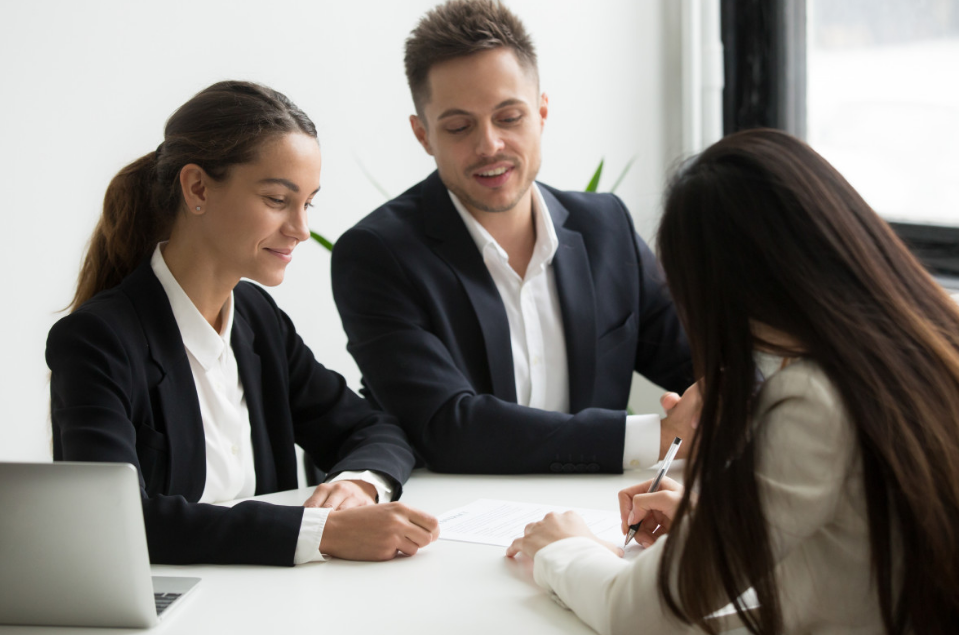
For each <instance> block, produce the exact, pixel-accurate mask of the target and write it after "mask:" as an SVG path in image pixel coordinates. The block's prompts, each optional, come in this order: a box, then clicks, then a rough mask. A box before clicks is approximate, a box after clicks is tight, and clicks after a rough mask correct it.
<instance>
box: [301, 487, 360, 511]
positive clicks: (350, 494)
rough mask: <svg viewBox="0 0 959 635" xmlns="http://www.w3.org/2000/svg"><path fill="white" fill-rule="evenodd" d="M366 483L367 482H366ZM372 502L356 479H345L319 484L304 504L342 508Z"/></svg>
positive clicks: (307, 505)
mask: <svg viewBox="0 0 959 635" xmlns="http://www.w3.org/2000/svg"><path fill="white" fill-rule="evenodd" d="M364 485H367V484H365V483H364ZM369 487H370V488H372V485H369ZM374 491H375V490H374ZM372 504H373V498H372V497H370V495H369V493H368V492H367V491H366V489H365V488H364V487H361V486H360V485H359V484H357V483H356V482H355V481H350V480H344V481H336V482H335V483H322V484H320V485H318V486H317V487H316V489H315V490H314V491H313V495H312V496H310V497H309V498H308V499H307V500H306V502H305V503H303V506H304V507H328V508H330V509H334V510H342V509H350V508H353V507H362V506H363V505H372Z"/></svg>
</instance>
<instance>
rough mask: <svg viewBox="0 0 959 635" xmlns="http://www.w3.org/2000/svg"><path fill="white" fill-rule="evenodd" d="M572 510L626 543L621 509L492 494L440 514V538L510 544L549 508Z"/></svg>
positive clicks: (607, 535) (603, 533)
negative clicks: (509, 498)
mask: <svg viewBox="0 0 959 635" xmlns="http://www.w3.org/2000/svg"><path fill="white" fill-rule="evenodd" d="M570 510H572V511H574V512H576V513H578V514H579V515H580V516H582V517H583V520H585V521H586V524H587V525H588V526H589V529H590V531H592V532H593V533H594V534H596V535H597V536H599V537H600V538H602V539H603V540H608V541H609V542H612V543H614V544H616V543H618V544H620V545H621V544H622V543H623V540H624V537H623V532H622V531H620V518H619V512H618V511H603V510H599V509H579V508H575V507H559V506H556V505H540V504H535V503H516V502H513V501H502V500H490V499H488V498H481V499H480V500H478V501H474V502H472V503H470V504H469V505H466V506H465V507H458V508H456V509H453V510H450V511H448V512H446V513H445V514H442V515H440V517H439V521H440V540H456V541H459V542H475V543H479V544H483V545H497V546H500V547H508V546H509V545H510V544H511V543H512V542H513V540H515V539H516V538H519V537H521V536H522V535H523V530H524V529H525V528H526V525H528V524H529V523H533V522H536V521H539V520H543V516H545V515H546V514H548V513H549V512H565V511H570Z"/></svg>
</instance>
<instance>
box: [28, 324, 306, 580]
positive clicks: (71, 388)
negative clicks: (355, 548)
mask: <svg viewBox="0 0 959 635" xmlns="http://www.w3.org/2000/svg"><path fill="white" fill-rule="evenodd" d="M133 353H134V351H130V350H129V348H128V347H127V346H125V345H124V344H123V343H122V342H121V340H120V338H119V337H118V336H117V335H116V334H115V333H114V331H113V330H112V329H111V328H110V326H109V325H108V324H107V323H106V322H105V321H104V320H102V319H101V318H99V317H98V316H96V315H94V314H92V313H88V312H82V311H81V312H78V313H74V314H73V315H70V316H68V317H66V318H64V319H62V320H60V321H59V322H58V323H57V324H56V325H54V327H53V329H51V331H50V334H49V337H48V339H47V350H46V358H47V364H48V366H49V367H50V370H51V379H50V393H51V416H52V420H53V424H54V434H55V440H54V448H55V453H54V454H55V458H56V459H57V460H65V461H103V462H118V463H131V464H132V465H133V466H134V467H136V468H137V472H138V473H139V475H140V493H141V497H142V500H143V516H144V522H145V525H146V533H147V544H148V547H149V551H150V560H151V562H153V563H155V564H194V563H215V564H234V563H235V564H269V565H288V566H292V564H293V553H294V550H295V547H296V540H297V535H298V532H299V527H300V521H301V519H302V516H303V509H302V508H299V507H284V506H277V505H270V504H267V503H261V502H252V501H251V502H244V503H240V504H238V505H236V506H235V507H232V508H227V507H219V506H216V505H207V504H201V503H191V502H189V501H187V500H186V499H185V498H184V497H183V496H166V495H158V494H152V495H151V494H148V493H147V482H146V480H145V479H144V472H143V467H142V466H141V461H140V456H139V455H140V454H141V453H142V454H143V455H144V456H147V455H149V454H150V453H158V452H159V453H164V452H166V448H165V444H164V442H163V441H164V439H163V437H162V435H160V434H159V433H157V432H155V431H152V430H151V429H150V428H149V427H147V426H143V425H142V422H141V421H138V420H137V419H138V417H139V415H138V414H137V413H138V412H140V411H141V409H142V408H144V407H148V406H144V405H143V404H144V403H145V402H146V399H147V396H146V395H143V394H137V393H138V392H139V391H142V390H143V389H142V387H138V382H137V381H136V378H137V377H142V376H143V374H144V369H143V368H141V367H138V363H136V362H134V361H132V359H135V358H136V355H134V354H133ZM139 365H140V366H142V362H141V363H140V364H139ZM138 432H140V434H138ZM151 433H152V434H151ZM194 476H195V478H198V479H202V478H204V475H203V474H196V475H194ZM161 486H162V485H161Z"/></svg>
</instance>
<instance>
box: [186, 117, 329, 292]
mask: <svg viewBox="0 0 959 635" xmlns="http://www.w3.org/2000/svg"><path fill="white" fill-rule="evenodd" d="M320 164H321V161H320V147H319V145H318V144H317V142H316V139H314V138H313V137H310V136H309V135H306V134H302V133H290V134H285V135H283V136H281V137H277V138H276V139H273V140H270V141H267V142H266V143H265V144H264V145H263V146H262V147H261V148H260V150H259V153H258V156H257V158H256V160H255V161H253V162H251V163H244V164H240V165H235V166H233V167H232V168H231V169H230V171H229V173H228V174H227V177H226V179H224V180H223V181H221V182H219V183H217V182H213V183H209V186H208V190H207V200H206V203H205V205H204V206H205V207H206V209H204V210H202V214H200V223H199V231H202V232H203V233H204V240H203V241H202V244H203V245H204V248H205V249H208V250H209V252H210V253H209V254H207V256H212V260H213V262H214V267H215V269H216V271H215V273H214V275H215V276H216V277H218V278H221V279H222V278H228V279H235V280H236V281H238V280H239V278H249V279H251V280H255V281H257V282H259V283H260V284H263V285H266V286H276V285H278V284H280V283H281V282H282V281H283V275H284V273H285V272H286V266H287V265H288V264H289V263H290V261H291V260H292V258H293V249H294V248H295V247H296V246H297V244H299V243H301V242H303V241H304V240H307V239H308V238H309V237H310V230H309V227H308V225H307V209H308V208H309V207H311V206H312V203H311V202H312V200H313V197H314V196H315V195H316V193H317V191H319V189H320ZM234 284H235V282H234Z"/></svg>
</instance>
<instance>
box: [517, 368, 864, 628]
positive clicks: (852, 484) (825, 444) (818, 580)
mask: <svg viewBox="0 0 959 635" xmlns="http://www.w3.org/2000/svg"><path fill="white" fill-rule="evenodd" d="M756 422H757V434H758V435H759V436H758V438H757V443H758V444H759V446H758V453H759V454H758V457H757V473H756V477H757V480H758V483H759V488H760V496H761V499H762V504H763V509H764V512H765V515H766V518H767V519H768V521H769V528H770V538H771V541H772V550H773V555H774V557H775V558H776V560H777V562H778V563H779V564H778V566H777V570H776V575H777V578H778V583H779V588H780V593H781V597H782V607H783V617H784V623H785V627H786V629H785V630H786V632H787V633H817V634H823V635H825V634H827V633H844V634H850V633H881V632H882V622H881V618H880V613H879V600H878V596H877V593H876V587H875V585H874V584H873V581H872V579H871V573H870V552H869V530H868V522H867V516H866V501H865V496H864V492H863V483H862V465H861V461H860V457H859V450H858V445H857V442H856V437H855V431H854V430H853V427H852V424H851V422H850V421H849V418H848V416H847V414H846V411H845V408H844V407H843V404H842V400H841V399H840V396H839V394H838V392H837V391H836V388H835V386H833V384H832V383H831V382H830V381H829V379H828V378H827V377H826V375H825V373H824V372H823V371H822V369H821V368H820V367H819V366H818V365H816V364H815V363H813V362H811V361H808V360H800V361H797V362H795V363H793V364H791V365H789V366H787V367H786V368H785V369H783V370H781V371H779V372H777V373H775V374H774V375H772V376H770V377H769V378H768V379H767V381H766V383H765V384H764V385H763V387H762V389H761V391H760V393H759V398H758V402H757V409H756ZM735 496H736V493H735V492H730V493H729V498H730V504H733V503H734V497H735ZM674 539H679V540H681V539H682V536H675V537H674ZM664 543H665V541H664V540H658V541H657V542H656V543H655V544H653V545H652V546H651V547H650V548H649V549H647V550H646V551H645V552H643V553H641V554H639V555H638V557H636V558H635V559H633V560H632V561H626V560H623V559H621V558H618V557H616V556H615V555H614V554H613V553H612V552H610V551H609V550H608V549H606V548H604V547H602V546H601V545H599V544H597V543H596V542H594V541H592V540H590V539H588V538H567V539H565V540H560V541H558V542H555V543H553V544H551V545H549V546H547V547H545V548H543V549H542V550H540V551H539V553H537V554H536V558H535V562H534V574H535V578H536V582H537V583H538V584H540V585H541V586H543V587H545V588H546V589H548V590H549V591H551V592H552V593H553V594H555V596H556V598H557V599H558V600H561V601H562V602H563V603H565V604H566V605H567V606H568V607H569V608H571V609H572V610H573V611H575V612H576V614H577V615H578V616H579V617H580V618H581V619H582V620H583V621H584V622H586V623H587V624H589V625H590V626H591V627H593V628H594V629H595V630H597V631H598V632H600V633H603V634H606V633H657V634H658V633H686V632H691V631H690V627H689V626H686V625H684V624H682V623H680V622H679V621H678V620H677V619H676V618H675V617H674V616H673V614H672V613H671V612H670V611H668V609H666V608H665V607H664V606H663V605H662V604H661V602H660V596H659V590H658V585H657V581H656V577H657V572H658V569H659V563H660V559H661V557H662V552H663V546H664ZM716 608H717V609H718V608H720V607H716Z"/></svg>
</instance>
